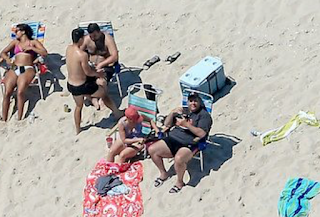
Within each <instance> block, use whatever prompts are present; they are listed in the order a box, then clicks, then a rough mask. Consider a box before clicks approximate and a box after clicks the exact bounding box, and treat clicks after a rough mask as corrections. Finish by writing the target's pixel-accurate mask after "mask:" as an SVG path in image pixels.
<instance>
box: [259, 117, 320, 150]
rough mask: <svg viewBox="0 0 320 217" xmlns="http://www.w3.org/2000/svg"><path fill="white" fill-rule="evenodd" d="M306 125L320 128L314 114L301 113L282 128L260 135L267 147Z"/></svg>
mask: <svg viewBox="0 0 320 217" xmlns="http://www.w3.org/2000/svg"><path fill="white" fill-rule="evenodd" d="M302 123H306V124H308V125H310V126H314V127H319V126H320V124H319V122H318V120H317V118H316V117H315V114H314V113H312V112H304V111H300V112H299V113H298V114H297V115H295V116H294V117H293V118H291V120H290V121H289V122H288V123H286V124H285V125H283V126H282V127H279V128H276V129H273V130H269V131H267V132H264V133H262V134H261V135H260V140H261V142H262V144H263V145H267V144H269V143H271V142H275V141H278V140H281V139H283V138H285V137H287V136H289V135H290V134H291V133H292V132H293V131H294V130H295V129H296V128H297V127H298V126H299V125H300V124H302Z"/></svg>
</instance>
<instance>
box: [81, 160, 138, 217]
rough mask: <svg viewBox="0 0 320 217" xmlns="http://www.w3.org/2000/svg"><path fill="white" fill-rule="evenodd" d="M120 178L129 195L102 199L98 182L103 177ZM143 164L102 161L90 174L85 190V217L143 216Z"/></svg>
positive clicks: (108, 196)
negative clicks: (141, 184)
mask: <svg viewBox="0 0 320 217" xmlns="http://www.w3.org/2000/svg"><path fill="white" fill-rule="evenodd" d="M112 174H114V175H116V176H118V177H119V178H120V179H121V181H122V182H123V184H125V185H126V186H127V187H128V188H130V191H129V192H128V194H121V195H117V196H114V195H113V196H110V195H107V196H105V197H102V196H100V195H99V194H98V192H97V189H96V188H95V184H96V180H97V179H98V178H99V177H101V176H107V175H112ZM142 177H143V167H142V164H141V162H135V163H132V164H131V163H124V164H116V163H110V162H106V161H105V160H104V159H101V160H100V161H99V162H98V163H97V164H96V165H95V167H94V169H93V170H92V171H91V172H90V174H89V175H88V177H87V180H86V186H85V188H84V202H83V216H84V217H105V216H127V217H130V216H135V217H138V216H141V215H142V214H143V202H142V195H141V191H140V188H139V183H140V182H141V181H142Z"/></svg>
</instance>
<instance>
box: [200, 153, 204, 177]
mask: <svg viewBox="0 0 320 217" xmlns="http://www.w3.org/2000/svg"><path fill="white" fill-rule="evenodd" d="M200 170H201V172H203V154H202V151H200Z"/></svg>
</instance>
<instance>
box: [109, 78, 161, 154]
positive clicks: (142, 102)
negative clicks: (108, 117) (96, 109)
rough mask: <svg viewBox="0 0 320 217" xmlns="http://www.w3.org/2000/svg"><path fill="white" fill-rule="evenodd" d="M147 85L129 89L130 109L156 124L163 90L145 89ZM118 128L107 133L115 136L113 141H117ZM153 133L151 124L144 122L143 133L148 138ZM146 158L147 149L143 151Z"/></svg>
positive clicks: (134, 85) (140, 84)
mask: <svg viewBox="0 0 320 217" xmlns="http://www.w3.org/2000/svg"><path fill="white" fill-rule="evenodd" d="M145 86H146V85H144V84H142V83H136V84H133V85H131V86H129V87H128V97H129V100H128V107H129V106H132V107H134V108H135V109H136V110H137V111H138V112H139V114H141V115H144V116H147V117H149V118H151V119H152V120H153V121H154V122H156V121H157V113H158V106H157V104H158V99H159V97H160V95H161V94H162V90H160V89H157V88H155V87H153V86H152V87H151V88H148V89H147V88H145ZM117 132H118V126H117V125H116V126H115V127H113V128H112V129H110V130H109V131H108V132H107V136H111V135H113V140H116V139H117ZM150 132H151V125H150V123H149V122H142V133H143V134H144V136H148V135H149V133H150ZM143 153H144V158H146V157H147V148H146V147H145V148H144V149H143Z"/></svg>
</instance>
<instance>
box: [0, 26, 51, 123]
mask: <svg viewBox="0 0 320 217" xmlns="http://www.w3.org/2000/svg"><path fill="white" fill-rule="evenodd" d="M15 34H16V38H15V39H14V40H13V41H12V42H11V43H10V44H9V45H8V46H6V47H5V48H4V49H3V50H2V52H1V54H0V55H1V57H2V58H3V59H4V60H5V61H6V63H7V65H8V67H9V68H10V69H9V70H8V71H7V73H6V74H5V77H4V81H3V82H4V85H5V93H4V96H3V102H2V119H3V120H4V121H7V119H8V111H9V106H10V97H11V95H12V93H13V91H14V89H15V87H17V104H18V120H21V119H22V116H23V107H24V102H25V92H26V89H27V87H28V86H29V84H30V83H31V82H32V80H33V79H34V76H35V74H36V70H35V68H34V61H36V58H37V56H38V55H41V56H42V57H44V56H46V55H47V50H46V49H45V48H44V47H43V45H42V44H41V43H40V42H39V41H38V40H36V39H33V37H32V36H33V30H32V28H31V27H30V26H29V25H28V24H18V25H17V26H16V29H15ZM10 52H13V54H14V58H10V54H9V53H10Z"/></svg>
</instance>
